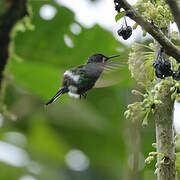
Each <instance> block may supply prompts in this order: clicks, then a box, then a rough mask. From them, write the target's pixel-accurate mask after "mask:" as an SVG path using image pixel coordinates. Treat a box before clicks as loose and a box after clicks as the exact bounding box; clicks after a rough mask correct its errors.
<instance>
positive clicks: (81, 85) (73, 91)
mask: <svg viewBox="0 0 180 180" xmlns="http://www.w3.org/2000/svg"><path fill="white" fill-rule="evenodd" d="M118 56H120V55H114V56H110V57H106V56H105V55H103V54H94V55H92V56H90V57H89V58H88V60H87V62H86V64H84V65H80V66H77V67H75V68H72V69H69V70H66V71H65V73H64V76H63V80H62V83H61V87H60V88H59V90H58V91H57V93H56V94H55V95H54V96H53V97H52V98H51V99H50V100H49V101H48V102H47V103H46V106H47V105H49V104H51V103H53V102H54V101H55V100H56V99H57V98H58V97H59V96H60V95H61V94H65V93H68V94H69V96H71V97H74V98H81V97H82V96H83V97H84V98H86V97H87V91H89V90H90V89H92V88H93V87H94V85H95V83H96V81H97V80H98V79H99V77H100V76H101V74H102V72H103V71H104V70H105V68H106V65H107V64H108V61H109V60H110V59H112V58H116V57H118Z"/></svg>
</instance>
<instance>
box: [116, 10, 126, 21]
mask: <svg viewBox="0 0 180 180" xmlns="http://www.w3.org/2000/svg"><path fill="white" fill-rule="evenodd" d="M125 14H126V11H121V12H119V13H118V14H117V15H116V17H115V20H116V22H117V21H119V20H120V19H121V18H122V17H124V16H125Z"/></svg>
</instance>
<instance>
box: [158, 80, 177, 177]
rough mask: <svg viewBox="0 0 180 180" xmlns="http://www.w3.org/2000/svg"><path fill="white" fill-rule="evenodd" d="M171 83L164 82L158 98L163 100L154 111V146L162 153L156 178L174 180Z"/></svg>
mask: <svg viewBox="0 0 180 180" xmlns="http://www.w3.org/2000/svg"><path fill="white" fill-rule="evenodd" d="M170 87H171V85H170V84H168V83H167V82H166V83H164V85H163V87H162V90H161V93H160V95H159V96H160V98H159V99H160V100H161V101H162V102H163V103H162V104H161V105H159V106H158V108H157V109H156V112H155V126H156V148H157V152H158V153H162V154H163V155H164V157H163V160H164V162H163V163H162V162H161V161H162V159H161V158H160V157H158V158H157V165H158V173H157V176H158V180H175V150H174V129H173V106H174V102H173V101H172V100H171V92H170Z"/></svg>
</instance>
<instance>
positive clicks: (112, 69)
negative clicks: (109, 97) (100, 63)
mask: <svg viewBox="0 0 180 180" xmlns="http://www.w3.org/2000/svg"><path fill="white" fill-rule="evenodd" d="M123 67H127V61H125V60H124V61H122V60H121V61H115V60H111V61H107V63H106V64H104V71H103V73H102V74H101V76H100V78H99V79H98V80H97V81H96V83H95V86H94V88H103V87H108V86H113V85H115V84H118V83H119V82H120V81H121V80H122V79H123V77H122V76H119V74H120V72H121V71H122V68H123Z"/></svg>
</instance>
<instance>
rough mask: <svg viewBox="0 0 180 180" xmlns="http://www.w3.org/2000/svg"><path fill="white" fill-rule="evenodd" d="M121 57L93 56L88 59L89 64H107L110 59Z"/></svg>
mask: <svg viewBox="0 0 180 180" xmlns="http://www.w3.org/2000/svg"><path fill="white" fill-rule="evenodd" d="M118 56H119V55H114V56H110V57H106V56H104V55H103V54H93V55H92V56H90V57H89V58H88V61H87V63H105V62H107V61H108V60H109V59H112V58H115V57H118Z"/></svg>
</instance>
